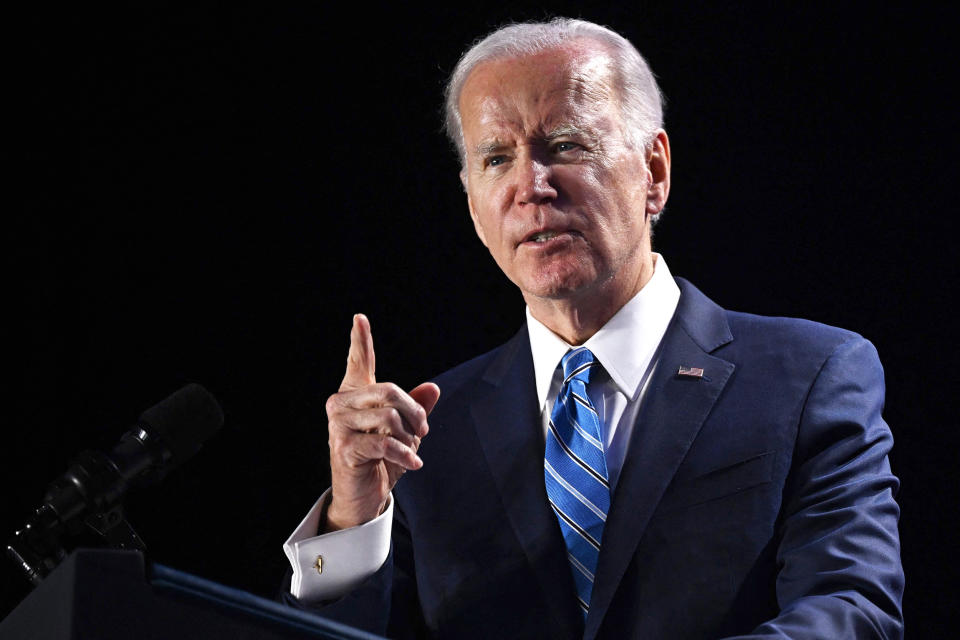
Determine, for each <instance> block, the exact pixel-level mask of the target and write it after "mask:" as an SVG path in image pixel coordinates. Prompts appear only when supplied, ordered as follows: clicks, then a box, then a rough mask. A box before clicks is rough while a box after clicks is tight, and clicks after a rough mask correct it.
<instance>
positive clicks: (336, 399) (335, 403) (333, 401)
mask: <svg viewBox="0 0 960 640" xmlns="http://www.w3.org/2000/svg"><path fill="white" fill-rule="evenodd" d="M324 407H325V408H326V410H327V415H328V416H331V415H333V414H334V413H336V412H337V410H338V409H339V408H340V394H339V393H334V394H333V395H331V396H330V397H329V398H327V402H326V404H325V405H324Z"/></svg>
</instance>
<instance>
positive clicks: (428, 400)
mask: <svg viewBox="0 0 960 640" xmlns="http://www.w3.org/2000/svg"><path fill="white" fill-rule="evenodd" d="M410 397H411V398H413V399H414V400H416V401H417V404H419V405H420V406H421V407H423V409H424V411H426V412H427V415H430V412H431V411H433V408H434V407H435V406H436V404H437V400H439V399H440V387H438V386H437V385H435V384H434V383H432V382H424V383H423V384H421V385H418V386H417V387H415V388H414V389H411V390H410Z"/></svg>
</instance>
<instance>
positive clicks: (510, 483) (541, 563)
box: [470, 328, 583, 638]
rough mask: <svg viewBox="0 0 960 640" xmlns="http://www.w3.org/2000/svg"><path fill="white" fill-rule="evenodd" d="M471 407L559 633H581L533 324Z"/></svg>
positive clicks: (504, 354)
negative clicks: (546, 470)
mask: <svg viewBox="0 0 960 640" xmlns="http://www.w3.org/2000/svg"><path fill="white" fill-rule="evenodd" d="M483 380H484V382H485V383H486V386H485V387H484V388H483V390H481V391H478V393H476V394H475V396H474V399H473V400H472V401H471V404H470V412H471V416H472V418H473V420H474V426H475V428H476V431H477V437H478V439H479V440H480V443H481V446H482V449H483V453H484V455H485V457H486V460H487V464H488V465H489V467H490V471H491V473H492V474H493V478H494V481H495V483H496V486H497V489H498V491H499V494H500V496H499V497H500V501H501V503H502V504H503V507H504V509H505V511H506V515H507V522H508V523H509V526H510V527H511V528H512V529H513V532H514V534H515V535H516V537H517V539H518V540H519V542H520V545H521V547H522V548H523V551H524V553H525V554H526V557H527V559H528V561H529V562H530V565H531V567H532V568H533V571H534V572H535V573H536V575H537V579H538V581H539V583H540V586H541V588H542V589H543V591H544V594H545V599H546V601H547V603H548V606H549V607H550V609H551V611H552V612H553V617H554V622H555V623H556V627H557V628H556V631H555V633H554V634H553V635H557V637H560V638H579V637H581V632H582V629H583V619H582V617H581V616H580V615H579V608H578V607H577V604H576V599H575V596H574V594H575V590H574V586H573V578H572V576H571V575H570V568H569V566H568V563H567V559H566V547H565V546H564V543H563V537H562V536H561V534H560V528H559V527H558V526H557V522H556V517H555V516H554V515H553V512H552V511H551V510H550V508H549V506H548V503H547V493H546V489H545V488H544V482H543V448H544V444H543V434H542V433H541V427H540V409H539V407H538V406H537V393H536V388H535V383H534V371H533V359H532V357H531V355H530V339H529V337H528V334H527V330H526V328H524V329H522V330H521V331H520V332H519V333H518V334H517V335H516V336H514V338H513V339H512V340H511V341H510V342H508V343H507V344H506V345H505V346H504V348H503V349H502V350H501V353H500V354H499V356H498V357H497V359H496V360H495V361H494V362H493V363H492V364H491V365H490V367H489V368H488V369H487V371H486V372H485V374H484V378H483Z"/></svg>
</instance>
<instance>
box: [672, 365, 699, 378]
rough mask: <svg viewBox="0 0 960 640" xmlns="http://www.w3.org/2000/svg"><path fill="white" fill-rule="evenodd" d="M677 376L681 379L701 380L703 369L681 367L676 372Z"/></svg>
mask: <svg viewBox="0 0 960 640" xmlns="http://www.w3.org/2000/svg"><path fill="white" fill-rule="evenodd" d="M677 375H678V376H680V377H681V378H702V377H703V369H701V368H700V367H687V366H681V367H680V369H679V370H678V371H677Z"/></svg>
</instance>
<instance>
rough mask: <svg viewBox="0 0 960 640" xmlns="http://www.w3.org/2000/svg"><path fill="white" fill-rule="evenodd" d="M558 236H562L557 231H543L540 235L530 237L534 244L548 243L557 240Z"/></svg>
mask: <svg viewBox="0 0 960 640" xmlns="http://www.w3.org/2000/svg"><path fill="white" fill-rule="evenodd" d="M558 235H560V234H558V233H557V232H556V231H541V232H540V233H535V234H533V235H532V236H530V239H531V240H533V241H534V242H546V241H547V240H550V239H551V238H556V237H557V236H558Z"/></svg>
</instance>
